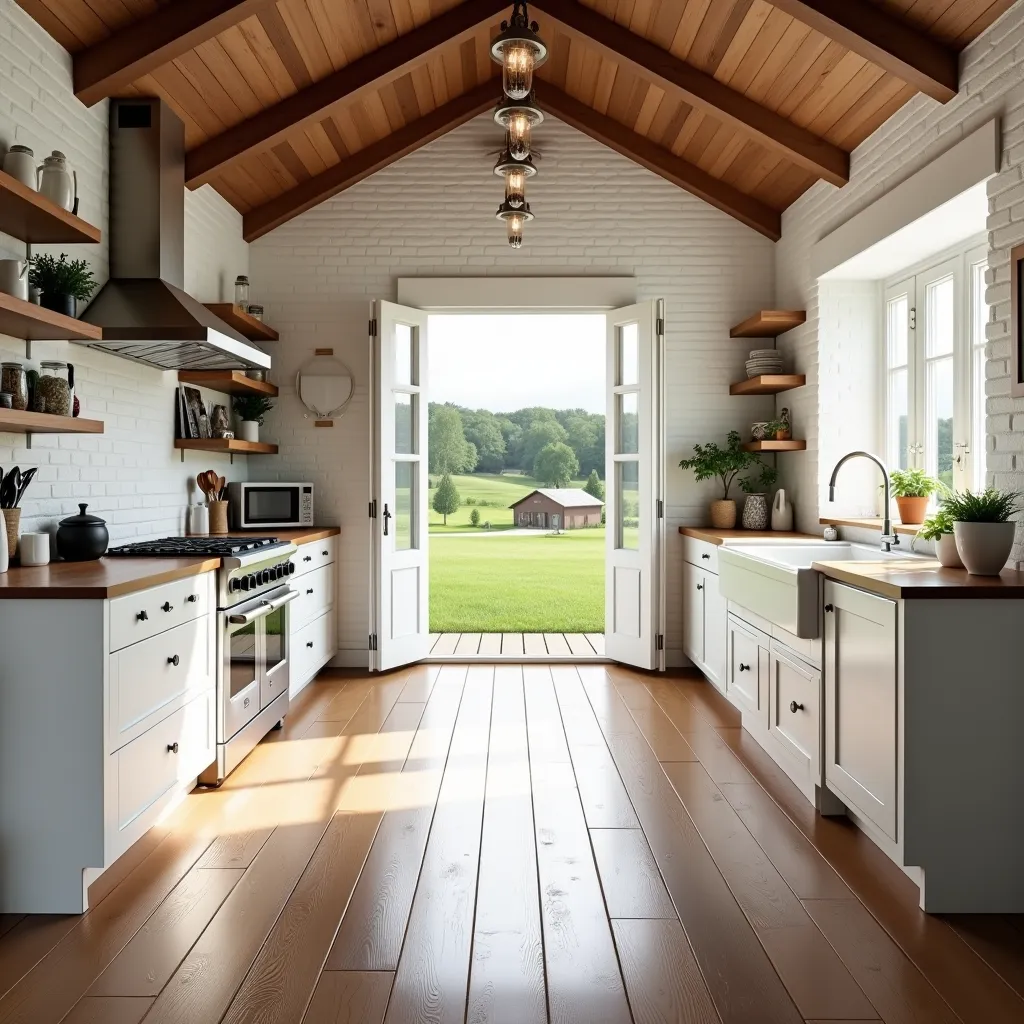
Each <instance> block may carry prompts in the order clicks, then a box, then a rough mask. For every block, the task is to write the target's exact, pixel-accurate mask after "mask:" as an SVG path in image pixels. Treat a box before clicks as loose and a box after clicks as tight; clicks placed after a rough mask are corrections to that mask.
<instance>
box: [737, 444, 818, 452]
mask: <svg viewBox="0 0 1024 1024" xmlns="http://www.w3.org/2000/svg"><path fill="white" fill-rule="evenodd" d="M806 448H807V442H806V441H748V442H747V443H746V444H745V445H744V446H743V450H744V451H745V452H802V451H805V450H806Z"/></svg>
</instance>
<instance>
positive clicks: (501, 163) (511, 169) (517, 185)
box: [494, 138, 537, 209]
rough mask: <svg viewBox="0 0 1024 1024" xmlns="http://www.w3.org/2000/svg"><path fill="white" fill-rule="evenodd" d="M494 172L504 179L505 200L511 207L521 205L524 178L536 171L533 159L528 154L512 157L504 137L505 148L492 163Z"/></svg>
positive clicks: (524, 190)
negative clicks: (518, 158)
mask: <svg viewBox="0 0 1024 1024" xmlns="http://www.w3.org/2000/svg"><path fill="white" fill-rule="evenodd" d="M494 173H495V174H496V175H498V177H500V178H504V179H505V202H506V203H508V205H509V206H511V207H512V208H513V209H519V207H521V206H523V205H524V204H525V203H526V179H527V178H532V177H533V176H534V175H535V174H536V173H537V168H536V167H535V166H534V164H533V159H532V158H531V157H530V156H529V155H527V157H526V159H525V160H515V159H513V157H512V153H511V152H510V147H509V141H508V139H507V138H506V141H505V149H504V150H503V152H502V154H501V156H499V157H498V162H497V163H496V164H495V165H494Z"/></svg>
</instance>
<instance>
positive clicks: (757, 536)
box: [679, 526, 821, 545]
mask: <svg viewBox="0 0 1024 1024" xmlns="http://www.w3.org/2000/svg"><path fill="white" fill-rule="evenodd" d="M679 532H680V533H681V534H682V535H683V536H684V537H693V538H694V539H695V540H702V541H704V542H705V543H707V544H718V545H721V544H724V543H725V542H726V541H727V540H821V538H820V537H816V536H814V535H813V534H810V533H784V532H783V531H782V530H716V529H715V528H714V527H713V526H680V527H679Z"/></svg>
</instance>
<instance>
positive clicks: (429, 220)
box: [250, 115, 774, 658]
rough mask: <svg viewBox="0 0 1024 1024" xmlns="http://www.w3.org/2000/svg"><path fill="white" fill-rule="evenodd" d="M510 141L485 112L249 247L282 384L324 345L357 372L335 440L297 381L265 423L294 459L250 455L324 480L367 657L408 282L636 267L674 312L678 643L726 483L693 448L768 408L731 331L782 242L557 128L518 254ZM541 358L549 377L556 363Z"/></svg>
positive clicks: (677, 644) (351, 628) (672, 590)
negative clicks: (298, 391)
mask: <svg viewBox="0 0 1024 1024" xmlns="http://www.w3.org/2000/svg"><path fill="white" fill-rule="evenodd" d="M499 142H500V136H499V134H498V132H497V130H496V129H495V127H494V125H493V124H492V123H491V122H490V119H489V117H488V116H486V115H483V116H481V117H479V118H477V119H476V120H474V121H472V122H470V123H469V124H467V125H465V126H463V127H462V128H460V129H458V130H457V131H455V132H452V133H450V134H449V135H446V136H445V137H443V138H442V139H439V140H438V141H437V142H434V143H433V144H431V145H430V146H427V147H426V148H424V149H422V150H420V151H419V152H417V153H415V154H412V155H411V156H409V157H406V158H405V159H404V160H401V161H399V162H398V163H397V164H395V165H393V166H392V167H389V168H387V169H386V170H384V171H381V172H379V173H378V174H375V175H374V176H373V177H372V178H370V179H369V180H367V181H365V182H362V183H361V184H359V185H357V186H356V187H354V188H352V189H350V190H348V191H347V192H345V193H342V194H341V195H339V196H337V197H336V198H335V199H333V200H330V201H328V202H326V203H324V204H322V205H321V206H319V207H317V208H316V209H315V210H311V211H310V212H309V213H307V214H305V215H303V216H301V217H299V218H297V219H296V220H294V221H292V222H291V223H289V224H286V225H284V226H283V227H281V228H279V229H278V230H276V231H274V232H272V233H271V234H269V235H267V236H266V237H264V238H262V239H260V240H259V241H258V242H256V243H254V244H253V245H252V246H251V267H252V278H253V294H254V296H255V297H257V298H258V299H259V300H262V301H263V302H264V304H265V305H266V306H267V318H268V321H270V322H272V323H273V324H274V326H275V327H277V328H278V329H279V330H280V331H281V334H282V340H281V343H280V345H279V346H276V347H275V349H274V357H275V360H276V361H277V362H276V366H277V370H278V376H279V380H281V381H284V382H287V381H289V380H291V379H293V376H294V371H295V369H296V368H297V367H298V366H299V365H301V363H302V362H304V361H305V360H307V359H309V358H310V357H311V356H312V354H313V351H312V350H313V349H314V348H315V347H317V346H334V347H335V349H336V352H337V354H338V355H339V356H340V357H341V358H343V359H345V360H346V361H347V362H348V363H349V365H350V366H351V368H352V370H353V371H354V372H355V378H356V398H355V400H354V402H353V404H352V406H351V408H350V409H349V411H348V412H347V413H346V416H345V418H344V419H343V420H342V421H341V422H340V423H339V424H338V425H336V426H335V428H334V429H333V430H323V429H319V430H315V429H314V428H313V425H312V422H311V421H309V420H304V419H303V418H302V407H301V406H300V405H299V403H298V402H297V400H296V399H295V397H294V392H293V390H292V389H287V388H286V389H285V392H284V394H283V395H282V399H281V403H280V409H279V410H277V411H276V412H275V413H274V414H273V418H272V421H271V422H270V423H269V425H268V428H267V432H268V436H271V435H273V436H276V438H277V439H278V440H279V441H280V442H281V443H282V450H281V455H280V456H279V457H278V458H277V459H273V460H259V461H258V462H257V460H252V465H251V467H250V470H251V473H252V475H253V476H254V477H256V478H259V477H262V476H277V477H279V478H289V479H300V480H302V479H307V478H308V479H312V480H314V481H315V482H316V484H317V489H318V490H317V500H318V503H319V512H320V515H321V516H322V517H323V518H324V519H325V520H326V521H330V522H335V523H340V524H341V525H342V526H343V533H342V538H341V541H342V543H341V574H342V578H343V580H345V581H346V584H347V585H345V586H344V587H343V589H342V600H341V605H340V612H339V616H340V618H339V623H340V636H339V639H340V644H341V647H342V648H343V649H348V650H350V651H351V652H353V656H354V657H357V656H359V655H356V654H355V652H363V653H362V655H361V656H362V657H363V658H365V649H366V634H367V632H368V617H367V607H366V603H367V599H366V581H367V578H368V575H369V562H368V546H367V540H368V533H367V520H366V502H367V499H368V496H369V475H368V474H369V466H368V458H367V452H368V443H369V442H368V437H369V430H368V428H369V424H368V419H367V416H368V404H367V378H368V362H367V360H368V351H367V342H366V319H367V304H368V301H369V300H371V299H375V298H385V299H393V298H395V290H396V285H395V281H396V279H397V278H398V277H411V276H417V275H419V276H442V275H443V276H453V275H459V274H465V275H477V276H480V275H503V274H504V275H510V274H530V275H534V276H544V275H555V276H557V275H560V274H561V275H577V276H578V275H580V274H597V275H608V274H630V275H633V276H635V278H636V284H637V296H638V298H640V299H650V298H658V297H663V298H664V299H665V300H666V305H667V339H666V340H667V347H668V380H667V391H668V440H669V445H668V463H669V467H670V468H669V495H668V498H669V500H668V517H669V533H670V537H669V570H670V575H669V581H668V590H669V594H670V595H671V601H670V605H669V614H668V621H669V625H668V629H669V633H668V638H667V641H668V647H669V648H670V650H672V651H679V650H680V649H681V646H682V636H681V614H680V592H681V579H680V575H681V545H680V544H679V540H680V538H679V536H678V533H677V531H676V526H677V525H680V524H684V523H699V522H703V521H705V518H706V514H707V513H706V506H707V502H708V500H709V499H710V498H711V497H712V491H713V488H712V487H711V486H710V485H704V486H700V487H698V486H697V485H695V484H694V483H693V480H692V477H691V476H690V475H689V474H684V473H683V472H682V471H681V470H679V469H678V468H677V464H678V462H679V460H680V459H681V458H683V457H684V456H685V455H687V454H689V452H690V448H691V446H692V445H693V444H694V442H695V441H702V440H709V439H712V438H718V439H722V438H724V435H725V433H726V432H727V430H729V429H730V428H732V427H740V428H744V427H746V426H749V423H750V422H751V421H753V420H755V419H759V418H764V416H765V414H766V413H768V412H769V411H770V409H771V400H770V399H758V398H730V397H729V394H728V384H729V382H730V381H732V380H735V379H737V375H739V376H742V373H743V361H744V359H745V358H746V355H747V352H748V350H749V348H750V346H749V345H748V344H746V343H744V342H735V341H730V340H729V336H728V329H729V326H730V325H731V324H733V323H735V322H737V321H738V320H740V319H742V318H743V317H745V316H748V315H749V314H750V313H751V312H753V311H754V310H755V309H758V308H760V307H762V306H764V305H765V304H768V303H770V300H771V299H772V297H773V292H774V282H773V267H772V245H771V243H770V242H769V241H767V240H766V239H764V238H762V237H761V236H760V235H758V234H756V233H755V232H753V231H751V230H750V229H748V228H746V227H743V226H742V225H740V224H738V223H737V222H736V221H734V220H732V219H731V218H729V217H727V216H726V215H724V214H722V213H720V212H718V211H717V210H715V209H713V208H712V207H710V206H708V205H706V204H705V203H703V202H701V201H699V200H697V199H694V198H693V197H692V196H689V195H688V194H686V193H685V192H682V191H680V190H679V189H678V188H675V187H674V186H672V185H670V184H668V183H667V182H665V181H663V180H662V179H660V178H658V177H656V176H655V175H653V174H652V173H650V172H649V171H647V170H644V169H643V168H640V167H638V166H636V165H635V164H633V163H631V162H630V161H628V160H626V159H624V158H623V157H621V156H619V155H618V154H616V153H613V152H612V151H611V150H608V149H606V148H605V147H603V146H601V145H599V144H598V143H595V142H593V141H591V140H590V139H588V138H586V137H585V136H583V135H581V134H579V133H578V132H576V131H574V130H573V129H571V128H569V127H567V126H565V125H563V124H561V123H559V122H557V121H554V120H551V121H546V122H545V123H544V126H543V127H542V128H541V130H540V131H539V132H538V133H537V143H538V145H539V147H540V149H541V151H542V153H543V158H542V160H541V161H540V174H539V175H538V176H537V178H535V179H534V180H533V181H531V183H530V202H531V205H532V206H533V209H534V211H535V212H536V214H537V220H536V221H534V222H533V223H531V224H528V225H527V234H526V242H525V244H524V246H523V248H522V249H521V250H520V251H519V252H513V251H512V250H510V249H509V248H508V246H507V245H506V243H505V239H504V232H503V230H502V226H501V225H500V223H499V222H498V221H496V220H495V219H494V210H495V208H496V207H497V205H498V202H499V200H500V191H501V188H500V181H499V179H497V178H495V177H494V176H493V175H492V174H491V170H490V169H491V165H492V164H493V161H494V153H493V151H494V150H495V147H496V146H497V145H498V144H499ZM524 358H527V359H530V358H537V357H535V356H532V355H529V354H524ZM595 358H603V353H602V354H599V353H595ZM537 365H538V370H539V371H542V370H543V361H542V359H537Z"/></svg>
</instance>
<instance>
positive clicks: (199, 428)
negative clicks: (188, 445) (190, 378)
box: [178, 384, 210, 438]
mask: <svg viewBox="0 0 1024 1024" xmlns="http://www.w3.org/2000/svg"><path fill="white" fill-rule="evenodd" d="M178 390H179V393H180V398H179V402H178V408H179V412H180V420H181V422H180V424H179V426H180V429H181V436H182V437H185V438H203V437H209V436H210V418H209V416H207V414H206V405H205V404H204V403H203V396H202V394H201V393H200V391H199V388H194V387H191V386H189V385H188V384H182V385H180V387H179V389H178Z"/></svg>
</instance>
